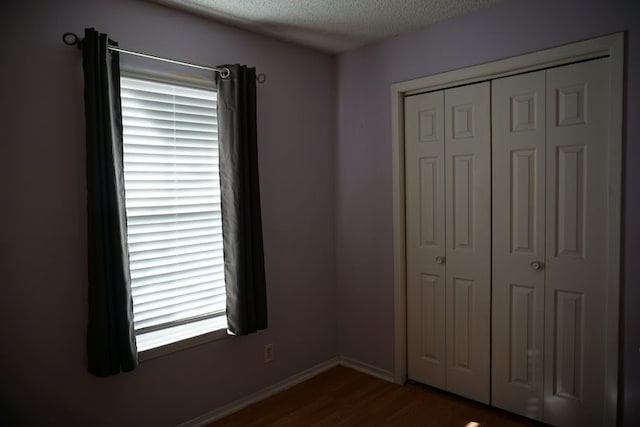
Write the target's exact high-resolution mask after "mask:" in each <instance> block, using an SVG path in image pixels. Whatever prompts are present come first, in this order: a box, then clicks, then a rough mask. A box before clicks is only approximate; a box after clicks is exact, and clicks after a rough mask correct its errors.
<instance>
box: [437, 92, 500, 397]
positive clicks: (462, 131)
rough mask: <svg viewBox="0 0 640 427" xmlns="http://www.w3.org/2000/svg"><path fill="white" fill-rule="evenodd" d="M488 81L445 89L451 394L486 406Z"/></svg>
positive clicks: (488, 328) (488, 340)
mask: <svg viewBox="0 0 640 427" xmlns="http://www.w3.org/2000/svg"><path fill="white" fill-rule="evenodd" d="M490 95H491V94H490V84H489V83H488V82H486V83H477V84H474V85H469V86H462V87H458V88H455V89H448V90H446V91H445V175H446V176H445V189H446V192H445V199H446V212H445V218H446V219H445V227H446V243H445V244H446V249H447V251H446V266H447V267H446V284H447V286H446V293H447V305H446V308H447V314H446V318H447V320H446V322H447V339H446V341H447V391H450V392H452V393H456V394H459V395H461V396H465V397H468V398H470V399H474V400H477V401H479V402H483V403H487V404H488V403H489V400H490V395H489V391H490V363H491V361H490V356H491V326H490V325H491V319H490V317H491V115H490Z"/></svg>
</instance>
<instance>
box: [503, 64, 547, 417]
mask: <svg viewBox="0 0 640 427" xmlns="http://www.w3.org/2000/svg"><path fill="white" fill-rule="evenodd" d="M545 73H546V72H545V71H538V72H534V73H528V74H521V75H517V76H513V77H507V78H502V79H497V80H494V81H493V82H492V83H491V85H492V87H491V90H492V93H491V99H492V105H491V108H492V117H493V134H492V141H491V144H492V152H493V155H492V157H493V162H492V176H493V200H492V203H493V272H492V275H493V283H492V304H493V309H492V331H493V333H492V360H491V384H492V388H491V403H492V405H494V406H497V407H499V408H503V409H506V410H508V411H511V412H516V413H518V414H521V415H525V416H527V417H530V418H534V419H537V420H541V419H542V416H543V402H544V400H543V376H544V372H543V366H544V354H543V348H544V302H545V298H544V296H545V288H544V284H545V281H544V278H545V271H544V261H545V194H546V193H545V191H546V186H545V162H546V86H545V80H546V78H545V75H546V74H545Z"/></svg>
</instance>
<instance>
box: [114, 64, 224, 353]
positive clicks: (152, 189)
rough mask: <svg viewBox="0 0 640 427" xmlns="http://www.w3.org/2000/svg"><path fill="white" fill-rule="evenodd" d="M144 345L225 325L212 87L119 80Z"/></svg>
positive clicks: (138, 326)
mask: <svg viewBox="0 0 640 427" xmlns="http://www.w3.org/2000/svg"><path fill="white" fill-rule="evenodd" d="M121 98H122V122H123V133H124V176H125V192H126V212H127V226H128V230H127V235H128V244H129V256H130V270H131V286H132V294H133V311H134V325H135V330H136V337H137V344H138V351H144V350H147V349H150V348H154V347H158V346H161V345H165V344H169V343H171V342H176V341H179V340H183V339H186V338H190V337H192V336H195V335H200V334H202V333H206V332H211V331H212V330H215V329H223V328H226V316H225V315H224V314H225V287H224V261H223V248H222V219H221V214H220V185H219V184H220V182H219V175H218V141H217V117H216V93H215V91H214V90H213V89H209V90H207V89H200V88H194V87H189V86H187V85H184V86H183V85H179V84H173V83H165V82H157V81H153V80H147V79H140V78H137V77H131V76H123V77H122V78H121Z"/></svg>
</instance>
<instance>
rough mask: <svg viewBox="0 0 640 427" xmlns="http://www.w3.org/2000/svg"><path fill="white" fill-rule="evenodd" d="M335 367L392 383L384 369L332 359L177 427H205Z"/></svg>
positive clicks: (341, 358)
mask: <svg viewBox="0 0 640 427" xmlns="http://www.w3.org/2000/svg"><path fill="white" fill-rule="evenodd" d="M336 366H345V367H347V368H351V369H354V370H356V371H359V372H362V373H364V374H367V375H371V376H373V377H376V378H380V379H382V380H385V381H389V382H393V380H394V377H393V373H392V372H389V371H386V370H384V369H380V368H378V367H375V366H373V365H369V364H368V363H364V362H360V361H358V360H355V359H352V358H350V357H344V356H341V357H334V358H332V359H329V360H327V361H325V362H322V363H320V364H318V365H316V366H313V367H311V368H309V369H306V370H304V371H302V372H299V373H297V374H295V375H292V376H290V377H289V378H285V379H284V380H282V381H279V382H277V383H275V384H273V385H270V386H269V387H266V388H263V389H262V390H260V391H257V392H255V393H253V394H250V395H249V396H247V397H243V398H241V399H238V400H236V401H233V402H231V403H229V404H227V405H224V406H221V407H220V408H218V409H214V410H213V411H209V412H207V413H206V414H203V415H201V416H199V417H197V418H194V419H192V420H190V421H187V422H185V423H182V424H180V425H179V426H178V427H203V426H206V425H207V424H209V423H212V422H214V421H217V420H219V419H221V418H224V417H226V416H227V415H231V414H233V413H234V412H238V411H239V410H241V409H243V408H246V407H247V406H249V405H253V404H254V403H258V402H260V401H261V400H264V399H266V398H268V397H270V396H273V395H274V394H277V393H280V392H282V391H284V390H286V389H288V388H291V387H293V386H295V385H297V384H299V383H301V382H303V381H306V380H308V379H310V378H313V377H315V376H316V375H318V374H321V373H323V372H324V371H326V370H329V369H331V368H334V367H336Z"/></svg>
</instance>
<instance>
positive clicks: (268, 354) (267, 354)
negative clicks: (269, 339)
mask: <svg viewBox="0 0 640 427" xmlns="http://www.w3.org/2000/svg"><path fill="white" fill-rule="evenodd" d="M269 362H273V344H265V345H264V363H269Z"/></svg>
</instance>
